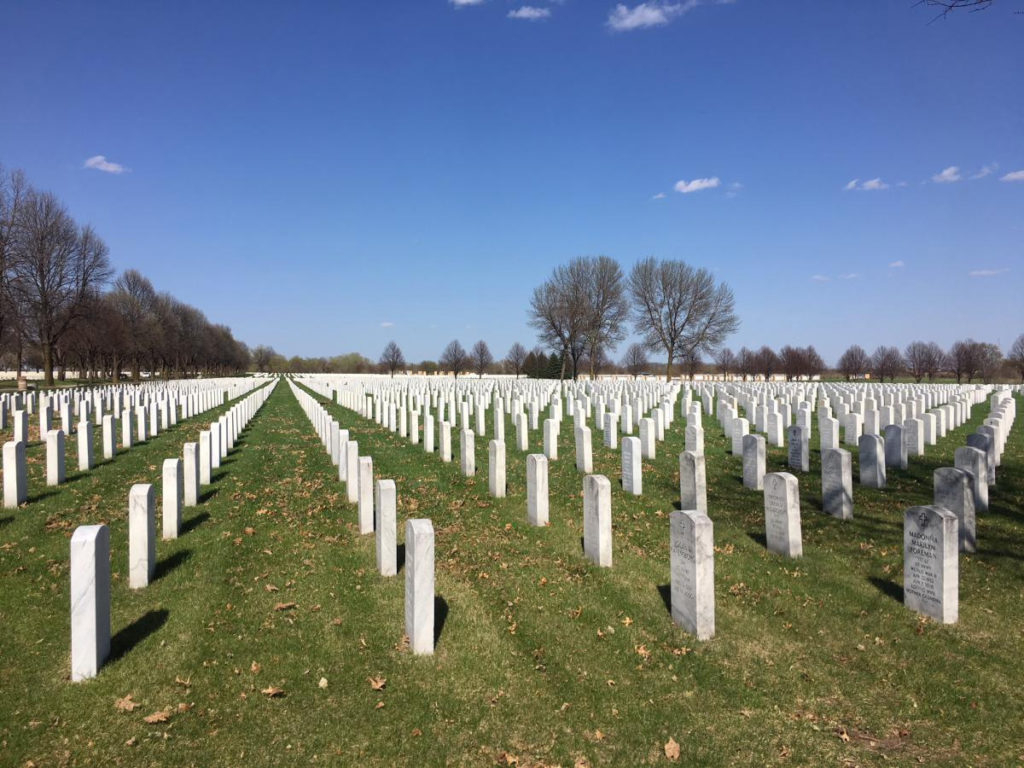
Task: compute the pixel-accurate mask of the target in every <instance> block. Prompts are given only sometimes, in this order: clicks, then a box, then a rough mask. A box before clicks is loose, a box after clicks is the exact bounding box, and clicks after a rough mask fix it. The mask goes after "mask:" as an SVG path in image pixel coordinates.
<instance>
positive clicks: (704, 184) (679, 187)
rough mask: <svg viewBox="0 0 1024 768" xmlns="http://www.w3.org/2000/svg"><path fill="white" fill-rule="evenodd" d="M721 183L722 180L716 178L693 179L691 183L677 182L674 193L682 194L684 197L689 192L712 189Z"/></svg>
mask: <svg viewBox="0 0 1024 768" xmlns="http://www.w3.org/2000/svg"><path fill="white" fill-rule="evenodd" d="M721 183H722V180H721V179H719V178H718V177H717V176H712V177H711V178H710V179H693V180H692V181H686V180H685V179H683V180H682V181H677V182H676V186H675V190H676V192H682V193H683V194H684V195H688V194H690V193H691V192H700V191H701V190H702V189H714V188H715V187H717V186H719V185H720V184H721Z"/></svg>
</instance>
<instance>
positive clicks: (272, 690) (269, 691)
mask: <svg viewBox="0 0 1024 768" xmlns="http://www.w3.org/2000/svg"><path fill="white" fill-rule="evenodd" d="M260 693H262V694H263V695H264V696H266V697H267V698H270V699H277V698H280V697H282V696H284V689H283V688H278V687H277V686H276V685H272V686H270V687H269V688H264V689H263V690H262V691H260Z"/></svg>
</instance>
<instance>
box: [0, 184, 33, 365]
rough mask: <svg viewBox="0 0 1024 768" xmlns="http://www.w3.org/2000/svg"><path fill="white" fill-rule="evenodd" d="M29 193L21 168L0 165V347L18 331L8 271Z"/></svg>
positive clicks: (15, 307)
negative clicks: (8, 168)
mask: <svg viewBox="0 0 1024 768" xmlns="http://www.w3.org/2000/svg"><path fill="white" fill-rule="evenodd" d="M28 193H29V186H28V182H27V181H26V180H25V174H24V173H22V172H21V171H11V172H8V171H7V170H6V169H5V168H4V167H3V166H2V165H0V350H2V349H3V348H4V347H6V346H7V342H8V341H9V337H11V336H16V335H17V334H18V327H17V320H18V318H17V306H16V305H15V303H14V301H13V300H12V297H11V290H10V274H11V266H12V265H13V263H14V261H15V253H16V251H17V247H18V243H19V238H18V233H19V225H20V223H21V221H22V208H23V206H24V205H25V199H26V197H27V196H28ZM19 358H20V350H19ZM19 366H20V359H19Z"/></svg>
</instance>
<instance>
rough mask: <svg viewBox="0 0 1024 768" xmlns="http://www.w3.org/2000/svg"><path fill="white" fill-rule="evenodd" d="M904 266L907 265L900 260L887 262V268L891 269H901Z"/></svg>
mask: <svg viewBox="0 0 1024 768" xmlns="http://www.w3.org/2000/svg"><path fill="white" fill-rule="evenodd" d="M905 266H907V265H906V263H904V262H903V261H902V260H900V261H890V262H889V267H890V268H892V269H902V268H903V267H905Z"/></svg>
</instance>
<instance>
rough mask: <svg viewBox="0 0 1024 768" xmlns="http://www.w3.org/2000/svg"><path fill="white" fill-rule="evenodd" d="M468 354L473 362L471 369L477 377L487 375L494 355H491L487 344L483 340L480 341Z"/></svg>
mask: <svg viewBox="0 0 1024 768" xmlns="http://www.w3.org/2000/svg"><path fill="white" fill-rule="evenodd" d="M469 354H470V357H471V359H472V361H473V369H474V370H475V371H476V375H477V376H483V375H484V374H485V373H487V369H488V368H489V367H490V365H491V363H493V362H494V355H492V354H491V350H490V348H489V347H488V346H487V342H486V341H484V340H483V339H480V341H478V342H477V343H476V344H474V345H473V349H472V351H471V352H470V353H469Z"/></svg>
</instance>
